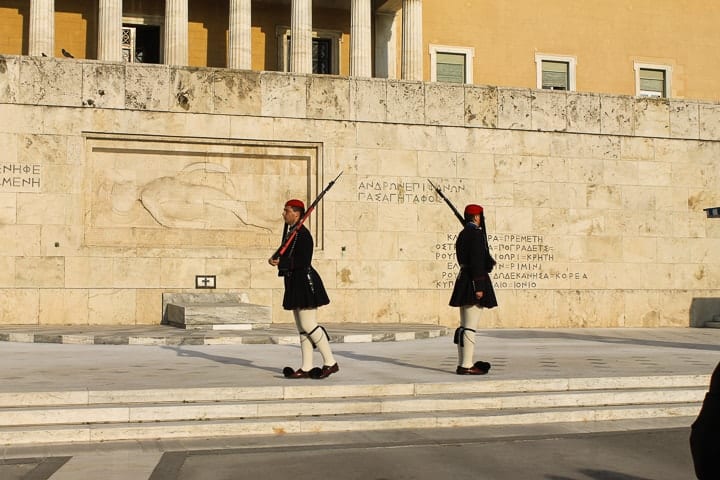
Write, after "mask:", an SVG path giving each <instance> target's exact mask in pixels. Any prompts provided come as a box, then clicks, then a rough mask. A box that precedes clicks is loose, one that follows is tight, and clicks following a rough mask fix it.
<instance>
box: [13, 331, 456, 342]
mask: <svg viewBox="0 0 720 480" xmlns="http://www.w3.org/2000/svg"><path fill="white" fill-rule="evenodd" d="M178 330H179V331H180V332H183V331H184V332H193V335H192V336H184V335H177V334H173V335H123V334H117V335H115V334H107V335H90V334H59V333H58V334H54V333H27V332H0V342H17V343H54V344H67V345H147V346H158V345H259V344H263V345H265V344H267V345H270V344H272V345H295V344H298V343H299V339H298V335H297V334H296V333H288V334H267V335H262V334H259V333H258V332H260V331H261V330H260V329H252V330H225V335H219V332H222V330H210V329H207V330H205V329H192V328H191V329H181V328H178ZM449 331H450V330H449V329H448V328H447V327H439V328H431V329H427V330H420V331H398V332H377V333H347V334H333V333H330V342H331V343H377V342H403V341H410V340H426V339H429V338H437V337H443V336H447V335H449ZM227 332H246V333H247V332H253V333H252V334H246V335H241V334H237V335H230V334H228V333H227Z"/></svg>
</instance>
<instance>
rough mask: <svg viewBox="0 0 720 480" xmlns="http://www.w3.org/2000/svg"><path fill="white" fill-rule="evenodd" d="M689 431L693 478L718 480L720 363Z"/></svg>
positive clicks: (719, 469) (719, 459)
mask: <svg viewBox="0 0 720 480" xmlns="http://www.w3.org/2000/svg"><path fill="white" fill-rule="evenodd" d="M690 431H691V433H690V452H691V453H692V458H693V466H694V467H695V476H696V477H697V478H698V479H699V480H718V479H720V363H718V364H717V366H716V367H715V370H714V371H713V373H712V376H711V377H710V388H709V389H708V392H707V393H706V394H705V399H704V400H703V403H702V408H701V409H700V413H699V414H698V416H697V418H696V419H695V421H694V422H693V424H692V426H691V430H690Z"/></svg>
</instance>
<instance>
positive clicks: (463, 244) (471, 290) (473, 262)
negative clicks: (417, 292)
mask: <svg viewBox="0 0 720 480" xmlns="http://www.w3.org/2000/svg"><path fill="white" fill-rule="evenodd" d="M455 255H456V257H457V262H458V264H459V265H460V273H459V274H458V276H457V278H456V279H455V286H454V288H453V292H452V295H451V297H450V306H453V307H462V306H465V305H480V306H482V307H486V308H493V307H497V298H495V290H494V289H493V286H492V280H491V278H490V271H491V270H492V267H493V265H494V260H493V259H492V257H491V256H490V253H489V251H488V245H487V236H486V235H485V231H484V230H482V229H481V228H480V227H478V226H477V225H475V224H474V223H472V222H470V223H468V224H467V225H465V228H464V229H463V230H462V231H461V232H460V234H459V235H458V238H457V241H456V242H455ZM475 292H483V297H482V298H476V297H475Z"/></svg>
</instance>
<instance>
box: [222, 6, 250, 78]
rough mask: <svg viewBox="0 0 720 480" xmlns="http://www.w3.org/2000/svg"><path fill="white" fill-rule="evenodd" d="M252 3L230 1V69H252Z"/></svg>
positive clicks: (228, 64)
mask: <svg viewBox="0 0 720 480" xmlns="http://www.w3.org/2000/svg"><path fill="white" fill-rule="evenodd" d="M250 3H251V0H230V38H229V45H228V61H227V66H228V68H240V69H243V70H250V69H251V68H252V56H251V53H252V50H251V35H250V28H251V23H250V11H251V10H250Z"/></svg>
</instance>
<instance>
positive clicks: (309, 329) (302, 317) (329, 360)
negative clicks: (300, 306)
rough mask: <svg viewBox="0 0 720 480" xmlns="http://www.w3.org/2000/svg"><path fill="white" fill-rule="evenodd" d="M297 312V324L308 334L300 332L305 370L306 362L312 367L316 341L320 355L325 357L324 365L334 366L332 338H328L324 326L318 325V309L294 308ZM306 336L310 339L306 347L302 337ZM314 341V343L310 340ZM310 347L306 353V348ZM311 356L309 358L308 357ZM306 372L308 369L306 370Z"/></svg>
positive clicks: (299, 329)
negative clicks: (313, 346)
mask: <svg viewBox="0 0 720 480" xmlns="http://www.w3.org/2000/svg"><path fill="white" fill-rule="evenodd" d="M293 313H294V314H295V325H296V326H297V327H298V332H305V333H306V334H307V335H302V334H300V339H301V341H300V343H301V347H302V355H303V367H302V369H303V370H305V366H306V362H309V365H310V368H312V344H313V343H314V344H315V346H316V347H317V349H318V351H319V352H320V355H322V357H323V365H327V366H332V365H335V357H333V354H332V350H331V349H330V340H329V339H328V336H327V333H325V330H324V329H323V328H322V327H319V326H318V323H317V320H316V316H317V315H316V313H317V310H316V309H310V310H293ZM303 337H305V338H306V339H307V340H308V341H307V342H306V343H307V344H308V347H305V346H304V345H302V344H303V342H302V338H303ZM310 341H312V343H311V342H310ZM306 348H307V349H308V353H306V351H305V349H306ZM306 357H309V360H308V359H306ZM305 371H306V372H307V371H308V370H305Z"/></svg>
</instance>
